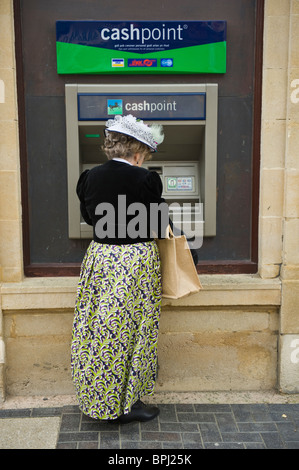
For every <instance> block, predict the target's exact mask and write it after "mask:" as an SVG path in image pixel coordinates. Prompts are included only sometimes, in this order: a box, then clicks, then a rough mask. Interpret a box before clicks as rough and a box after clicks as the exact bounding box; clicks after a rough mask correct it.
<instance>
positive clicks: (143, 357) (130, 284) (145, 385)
mask: <svg viewBox="0 0 299 470" xmlns="http://www.w3.org/2000/svg"><path fill="white" fill-rule="evenodd" d="M161 299H162V288H161V272H160V260H159V252H158V248H157V245H156V243H155V242H154V241H149V242H145V243H134V244H130V245H109V244H101V243H97V242H95V241H92V242H91V243H90V245H89V247H88V249H87V252H86V254H85V257H84V259H83V262H82V266H81V272H80V280H79V284H78V290H77V299H76V306H75V316H74V323H73V333H72V345H71V371H72V378H73V382H74V385H75V390H76V396H77V399H78V402H79V406H80V409H81V410H82V412H83V413H84V414H86V415H88V416H90V417H92V418H95V419H116V418H117V417H118V416H120V415H122V414H123V413H129V412H130V410H131V406H132V405H133V404H134V403H135V402H136V401H137V400H138V399H140V398H141V397H142V396H145V395H150V394H152V393H153V392H154V385H155V379H156V370H157V340H158V330H159V320H160V311H161Z"/></svg>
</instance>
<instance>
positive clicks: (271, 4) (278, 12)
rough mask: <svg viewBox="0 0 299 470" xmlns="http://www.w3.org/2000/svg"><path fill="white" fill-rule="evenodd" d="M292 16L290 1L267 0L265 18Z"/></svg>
mask: <svg viewBox="0 0 299 470" xmlns="http://www.w3.org/2000/svg"><path fill="white" fill-rule="evenodd" d="M289 14H290V1H289V0H266V2H265V17H266V18H267V17H268V16H283V15H286V16H288V15H289Z"/></svg>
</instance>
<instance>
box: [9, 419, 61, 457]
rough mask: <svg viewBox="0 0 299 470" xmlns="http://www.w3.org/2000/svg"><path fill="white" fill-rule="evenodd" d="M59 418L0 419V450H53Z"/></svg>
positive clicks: (57, 432)
mask: <svg viewBox="0 0 299 470" xmlns="http://www.w3.org/2000/svg"><path fill="white" fill-rule="evenodd" d="M59 428H60V417H43V418H31V417H30V418H25V417H24V418H6V419H0V449H55V448H56V444H57V439H58V434H59Z"/></svg>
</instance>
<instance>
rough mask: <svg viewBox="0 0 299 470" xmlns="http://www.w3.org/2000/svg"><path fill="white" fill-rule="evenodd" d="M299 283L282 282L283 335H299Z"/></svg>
mask: <svg viewBox="0 0 299 470" xmlns="http://www.w3.org/2000/svg"><path fill="white" fill-rule="evenodd" d="M298 306H299V281H283V282H282V303H281V330H280V331H281V334H299V309H298Z"/></svg>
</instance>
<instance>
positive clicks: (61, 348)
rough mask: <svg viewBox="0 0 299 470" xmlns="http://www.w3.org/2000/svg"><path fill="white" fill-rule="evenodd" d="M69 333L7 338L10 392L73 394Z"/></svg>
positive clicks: (21, 393) (25, 394) (15, 393)
mask: <svg viewBox="0 0 299 470" xmlns="http://www.w3.org/2000/svg"><path fill="white" fill-rule="evenodd" d="M70 345H71V336H70V334H62V333H61V334H57V335H55V336H40V337H23V338H7V339H6V353H7V359H6V391H7V394H8V395H14V396H19V395H23V396H34V395H44V394H48V395H63V394H70V395H71V394H74V388H73V384H72V379H71V371H70Z"/></svg>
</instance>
